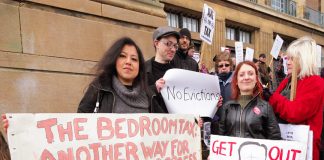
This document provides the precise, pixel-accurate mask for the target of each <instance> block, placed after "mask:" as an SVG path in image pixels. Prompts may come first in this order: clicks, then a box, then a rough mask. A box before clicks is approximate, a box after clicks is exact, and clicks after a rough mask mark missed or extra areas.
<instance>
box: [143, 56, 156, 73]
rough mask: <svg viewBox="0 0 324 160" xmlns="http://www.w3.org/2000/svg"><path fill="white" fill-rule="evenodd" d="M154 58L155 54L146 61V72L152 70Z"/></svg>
mask: <svg viewBox="0 0 324 160" xmlns="http://www.w3.org/2000/svg"><path fill="white" fill-rule="evenodd" d="M154 59H155V56H154V57H152V58H151V59H149V60H147V61H146V62H145V70H146V73H151V72H152V63H153V61H154Z"/></svg>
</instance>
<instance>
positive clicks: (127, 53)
mask: <svg viewBox="0 0 324 160" xmlns="http://www.w3.org/2000/svg"><path fill="white" fill-rule="evenodd" d="M145 76H146V75H145V66H144V58H143V54H142V52H141V50H140V49H139V47H138V46H137V45H136V43H135V42H134V41H133V40H132V39H130V38H127V37H125V38H121V39H119V40H117V41H116V42H115V43H114V44H113V45H112V46H111V47H110V48H109V49H108V51H107V52H106V53H105V55H104V56H103V58H102V59H101V60H100V61H99V62H98V64H97V73H96V77H95V78H94V80H93V81H92V82H91V83H90V85H89V87H88V90H87V91H86V93H85V95H84V97H83V98H82V100H81V102H80V104H79V108H78V113H94V112H95V113H96V112H100V113H149V112H153V113H156V112H158V113H160V112H163V110H162V108H161V107H160V106H159V105H158V104H157V102H156V101H155V100H154V99H155V96H154V95H153V94H151V93H150V90H149V88H148V86H147V81H146V77H145Z"/></svg>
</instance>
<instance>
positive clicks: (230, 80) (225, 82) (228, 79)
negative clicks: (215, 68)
mask: <svg viewBox="0 0 324 160" xmlns="http://www.w3.org/2000/svg"><path fill="white" fill-rule="evenodd" d="M216 75H217V74H216ZM232 78H233V71H231V75H230V76H229V77H228V78H227V80H226V81H222V80H221V79H218V80H219V82H223V83H224V86H225V85H226V84H228V83H230V82H232Z"/></svg>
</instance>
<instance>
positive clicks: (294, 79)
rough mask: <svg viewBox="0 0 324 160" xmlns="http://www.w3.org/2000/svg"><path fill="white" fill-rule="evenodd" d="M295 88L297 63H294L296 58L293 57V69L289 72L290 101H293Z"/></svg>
mask: <svg viewBox="0 0 324 160" xmlns="http://www.w3.org/2000/svg"><path fill="white" fill-rule="evenodd" d="M296 88H297V64H296V58H294V59H293V70H292V73H291V88H290V101H293V100H294V99H295V97H296Z"/></svg>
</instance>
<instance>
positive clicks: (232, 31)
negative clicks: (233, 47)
mask: <svg viewBox="0 0 324 160" xmlns="http://www.w3.org/2000/svg"><path fill="white" fill-rule="evenodd" d="M226 39H229V40H233V41H234V40H235V29H234V28H230V27H226Z"/></svg>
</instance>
